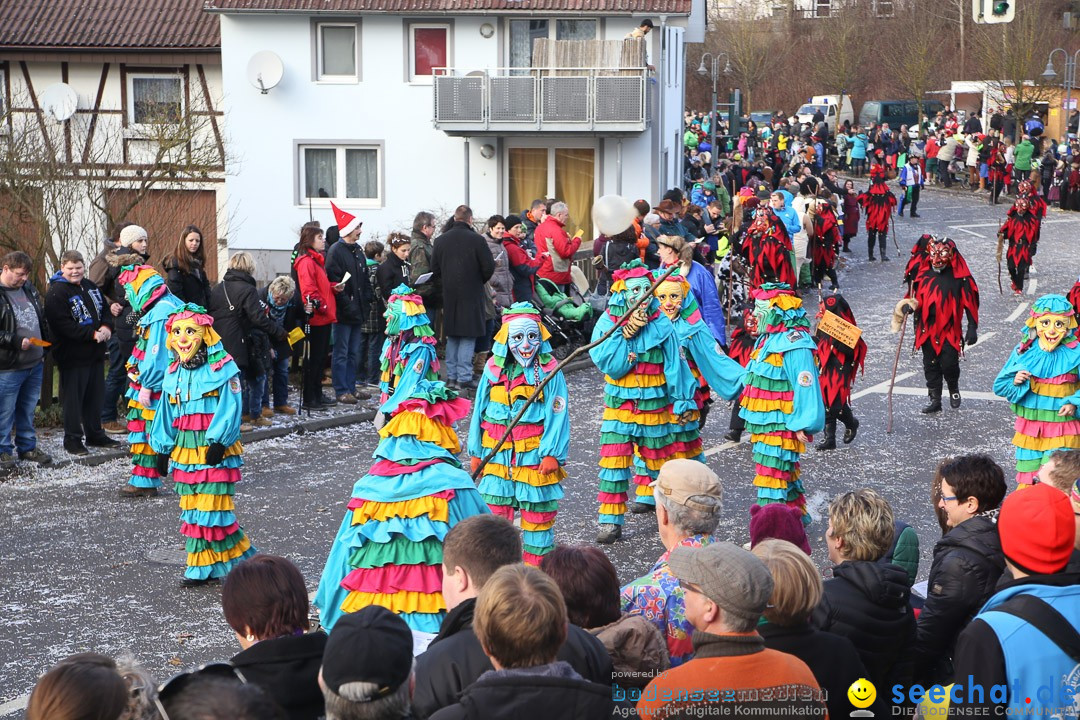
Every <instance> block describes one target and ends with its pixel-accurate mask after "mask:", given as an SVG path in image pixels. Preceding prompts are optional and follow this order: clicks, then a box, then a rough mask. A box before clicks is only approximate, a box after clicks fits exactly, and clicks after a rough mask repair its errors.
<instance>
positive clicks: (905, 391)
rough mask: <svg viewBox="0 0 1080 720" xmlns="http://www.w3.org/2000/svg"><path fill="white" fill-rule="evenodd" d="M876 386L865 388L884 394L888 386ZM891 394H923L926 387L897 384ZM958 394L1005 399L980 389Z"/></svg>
mask: <svg viewBox="0 0 1080 720" xmlns="http://www.w3.org/2000/svg"><path fill="white" fill-rule="evenodd" d="M876 388H877V386H876V385H875V386H874V387H873V388H867V390H868V391H874V392H877V393H879V394H884V393H885V392H887V391H888V386H886V390H876ZM864 392H865V391H864ZM893 394H894V395H925V394H926V388H924V387H922V388H912V387H899V386H897V387H894V388H893ZM960 395H961V396H962V397H965V398H968V399H970V400H1005V398H1003V397H998V396H997V395H995V394H994V393H989V392H982V391H979V390H963V391H961V392H960ZM852 397H853V398H854V397H855V396H854V395H852Z"/></svg>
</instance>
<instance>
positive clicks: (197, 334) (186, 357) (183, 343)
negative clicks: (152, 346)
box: [169, 319, 206, 363]
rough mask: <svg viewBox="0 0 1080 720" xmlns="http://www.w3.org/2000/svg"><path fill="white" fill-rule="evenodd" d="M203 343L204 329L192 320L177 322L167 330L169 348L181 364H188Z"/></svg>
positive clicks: (204, 337) (204, 339)
mask: <svg viewBox="0 0 1080 720" xmlns="http://www.w3.org/2000/svg"><path fill="white" fill-rule="evenodd" d="M205 342H206V328H205V327H203V326H202V325H200V324H199V323H197V322H195V320H193V319H184V320H177V321H176V322H174V323H173V324H172V329H171V330H169V347H170V348H172V349H173V350H175V351H176V354H177V355H178V356H179V358H180V362H182V363H189V362H190V361H191V359H192V358H193V357H195V354H196V353H198V352H199V350H200V349H201V348H202V347H203V344H204V343H205Z"/></svg>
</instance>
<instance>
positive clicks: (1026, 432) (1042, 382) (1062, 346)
mask: <svg viewBox="0 0 1080 720" xmlns="http://www.w3.org/2000/svg"><path fill="white" fill-rule="evenodd" d="M1021 338H1022V339H1021V341H1020V344H1019V345H1017V346H1016V348H1015V349H1014V350H1013V352H1012V355H1010V356H1009V360H1008V361H1007V362H1006V363H1005V367H1003V368H1002V369H1001V372H1000V373H998V376H997V379H996V380H994V394H995V395H999V396H1001V397H1003V398H1005V399H1006V400H1008V401H1009V403H1010V404H1011V405H1012V411H1013V412H1014V413H1015V414H1016V422H1015V424H1014V430H1015V432H1014V433H1013V439H1012V441H1013V445H1015V446H1016V482H1017V483H1019V484H1020V485H1021V487H1023V486H1025V485H1030V484H1032V483H1033V482H1034V479H1035V476H1036V475H1037V474H1038V472H1039V468H1040V467H1041V466H1042V464H1043V463H1044V462H1046V459H1047V458H1048V457H1049V456H1050V454H1051V453H1052V452H1054V451H1055V450H1058V449H1061V448H1080V420H1077V417H1076V408H1077V406H1078V405H1080V341H1078V340H1077V337H1076V314H1075V312H1074V310H1073V306H1072V305H1071V304H1070V303H1069V301H1068V299H1066V298H1065V297H1063V296H1061V295H1043V296H1042V297H1041V298H1039V299H1038V300H1036V301H1035V303H1034V304H1033V305H1032V306H1031V316H1030V317H1029V318H1028V319H1027V320H1026V321H1025V322H1024V329H1023V330H1022V331H1021ZM1063 408H1064V409H1065V414H1060V413H1061V411H1062V409H1063Z"/></svg>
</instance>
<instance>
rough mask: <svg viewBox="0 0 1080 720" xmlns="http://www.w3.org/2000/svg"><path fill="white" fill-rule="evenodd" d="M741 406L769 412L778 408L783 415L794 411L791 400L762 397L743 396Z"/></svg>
mask: <svg viewBox="0 0 1080 720" xmlns="http://www.w3.org/2000/svg"><path fill="white" fill-rule="evenodd" d="M742 406H743V407H744V408H746V409H747V410H752V411H754V412H771V411H773V410H779V411H780V412H782V413H784V414H785V415H790V414H791V413H793V412H794V411H795V403H794V402H792V401H791V400H766V399H764V398H752V397H745V396H743V399H742Z"/></svg>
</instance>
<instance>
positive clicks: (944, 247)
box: [927, 239, 954, 271]
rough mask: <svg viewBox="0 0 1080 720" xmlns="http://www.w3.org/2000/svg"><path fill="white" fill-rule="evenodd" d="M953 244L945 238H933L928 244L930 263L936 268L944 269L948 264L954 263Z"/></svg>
mask: <svg viewBox="0 0 1080 720" xmlns="http://www.w3.org/2000/svg"><path fill="white" fill-rule="evenodd" d="M953 252H954V250H953V246H952V244H951V243H949V242H946V241H944V240H937V239H934V240H931V241H930V244H929V245H928V246H927V253H928V254H929V256H930V265H931V266H933V268H934V269H935V270H939V271H940V270H942V269H944V268H945V266H946V265H951V264H952V259H953Z"/></svg>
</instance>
